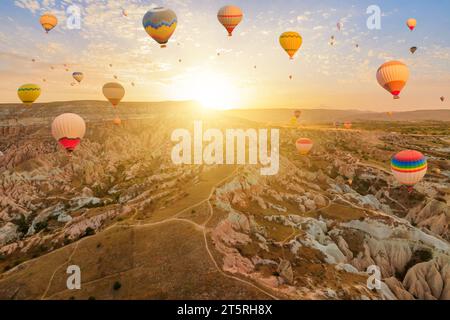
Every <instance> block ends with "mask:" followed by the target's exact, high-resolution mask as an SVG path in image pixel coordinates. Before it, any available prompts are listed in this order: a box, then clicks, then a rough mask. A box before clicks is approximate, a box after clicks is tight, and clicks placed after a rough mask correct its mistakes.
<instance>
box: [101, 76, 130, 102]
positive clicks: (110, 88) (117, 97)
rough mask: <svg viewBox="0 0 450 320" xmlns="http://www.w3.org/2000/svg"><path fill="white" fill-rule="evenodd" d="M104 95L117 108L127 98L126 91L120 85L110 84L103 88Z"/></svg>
mask: <svg viewBox="0 0 450 320" xmlns="http://www.w3.org/2000/svg"><path fill="white" fill-rule="evenodd" d="M103 95H104V96H105V98H106V99H108V101H109V102H111V104H112V105H113V106H114V107H116V106H117V105H118V104H119V103H120V101H121V100H122V99H123V97H124V96H125V89H124V88H123V86H122V85H121V84H120V83H116V82H109V83H107V84H105V85H104V86H103Z"/></svg>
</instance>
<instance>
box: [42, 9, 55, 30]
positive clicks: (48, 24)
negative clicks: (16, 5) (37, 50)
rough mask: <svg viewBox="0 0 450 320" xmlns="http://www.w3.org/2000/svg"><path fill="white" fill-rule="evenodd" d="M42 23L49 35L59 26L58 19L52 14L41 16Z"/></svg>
mask: <svg viewBox="0 0 450 320" xmlns="http://www.w3.org/2000/svg"><path fill="white" fill-rule="evenodd" d="M40 23H41V25H42V27H43V28H44V30H45V32H47V33H49V32H50V31H51V30H52V29H53V28H54V27H56V26H57V25H58V18H56V17H55V16H54V15H53V14H51V13H45V14H43V15H42V16H41V19H40Z"/></svg>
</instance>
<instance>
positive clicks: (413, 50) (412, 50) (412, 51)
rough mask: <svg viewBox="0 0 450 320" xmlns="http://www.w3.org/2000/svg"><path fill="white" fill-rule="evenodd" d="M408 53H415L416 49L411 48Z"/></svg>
mask: <svg viewBox="0 0 450 320" xmlns="http://www.w3.org/2000/svg"><path fill="white" fill-rule="evenodd" d="M409 51H411V53H412V54H414V53H416V51H417V47H411V49H409Z"/></svg>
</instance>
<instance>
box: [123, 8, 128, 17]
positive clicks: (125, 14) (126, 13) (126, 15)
mask: <svg viewBox="0 0 450 320" xmlns="http://www.w3.org/2000/svg"><path fill="white" fill-rule="evenodd" d="M122 15H123V16H124V17H128V12H127V10H125V9H123V10H122Z"/></svg>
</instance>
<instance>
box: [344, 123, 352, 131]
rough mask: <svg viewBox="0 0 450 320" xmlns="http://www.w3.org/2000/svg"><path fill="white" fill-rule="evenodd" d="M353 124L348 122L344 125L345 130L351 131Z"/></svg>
mask: <svg viewBox="0 0 450 320" xmlns="http://www.w3.org/2000/svg"><path fill="white" fill-rule="evenodd" d="M352 126H353V124H352V123H351V122H350V121H346V122H345V123H344V128H345V129H348V130H350V129H351V128H352Z"/></svg>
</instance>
